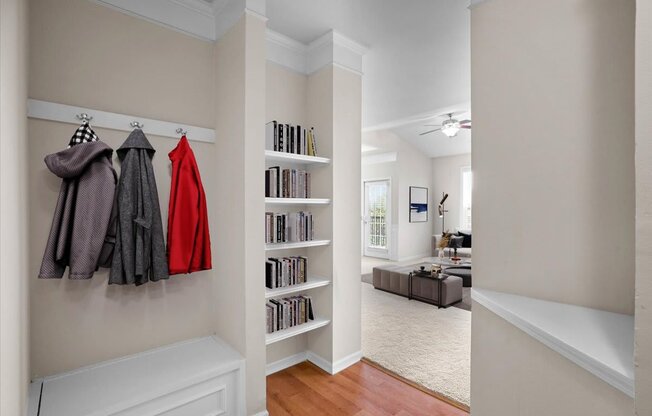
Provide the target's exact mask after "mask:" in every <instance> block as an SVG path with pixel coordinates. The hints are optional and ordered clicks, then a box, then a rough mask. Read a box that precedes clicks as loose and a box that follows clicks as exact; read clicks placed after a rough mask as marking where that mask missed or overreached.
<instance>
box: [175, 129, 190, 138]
mask: <svg viewBox="0 0 652 416" xmlns="http://www.w3.org/2000/svg"><path fill="white" fill-rule="evenodd" d="M176 132H177V134H180V135H182V136H185V135H186V134H188V130H184V129H182V128H181V127H179V128H178V129H177V130H176Z"/></svg>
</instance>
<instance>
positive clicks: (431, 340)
mask: <svg viewBox="0 0 652 416" xmlns="http://www.w3.org/2000/svg"><path fill="white" fill-rule="evenodd" d="M362 354H363V356H364V357H365V358H368V359H369V360H371V361H374V362H375V363H377V364H379V365H381V366H382V367H385V368H387V369H388V370H390V371H392V372H394V373H396V374H398V375H399V376H401V377H404V378H406V379H408V380H410V381H413V382H415V383H417V384H419V385H421V386H423V387H425V388H427V389H429V390H432V391H434V392H436V393H439V394H442V395H444V396H446V397H448V398H450V399H452V400H455V401H457V402H460V403H462V404H465V405H467V406H468V405H470V402H471V400H470V383H471V312H468V311H465V310H463V309H459V308H446V309H437V307H436V306H433V305H429V304H426V303H423V302H418V301H415V300H408V299H407V298H404V297H401V296H397V295H392V294H391V293H386V292H382V291H380V290H376V289H374V288H373V286H372V285H370V284H367V283H362Z"/></svg>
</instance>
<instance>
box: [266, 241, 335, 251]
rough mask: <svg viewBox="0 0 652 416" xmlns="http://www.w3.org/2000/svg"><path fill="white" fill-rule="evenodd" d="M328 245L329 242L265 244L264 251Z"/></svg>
mask: <svg viewBox="0 0 652 416" xmlns="http://www.w3.org/2000/svg"><path fill="white" fill-rule="evenodd" d="M330 243H331V240H312V241H298V242H295V243H269V244H265V251H271V250H289V249H293V248H304V247H319V246H327V245H329V244H330Z"/></svg>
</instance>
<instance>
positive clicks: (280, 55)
mask: <svg viewBox="0 0 652 416" xmlns="http://www.w3.org/2000/svg"><path fill="white" fill-rule="evenodd" d="M90 1H93V2H95V3H98V4H101V5H104V6H107V7H110V8H113V9H115V10H118V11H120V12H122V13H125V14H128V15H130V16H134V17H138V18H141V19H145V20H147V21H150V22H153V23H156V24H159V25H161V26H164V27H167V28H170V29H173V30H176V31H178V32H181V33H185V34H187V35H190V36H193V37H196V38H199V39H202V40H206V41H215V40H217V39H220V38H221V37H222V36H223V35H224V34H225V33H226V32H227V31H228V30H229V29H230V28H231V27H233V25H234V24H235V23H236V22H237V21H238V20H239V19H240V18H241V17H242V15H243V14H248V15H250V16H253V17H255V18H258V19H261V20H263V21H267V17H266V16H265V14H266V8H265V0H215V2H214V3H213V4H210V3H207V2H205V1H202V0H139V1H133V0H90ZM266 44H267V59H268V60H269V61H272V62H275V63H277V64H279V65H282V66H284V67H286V68H288V69H291V70H293V71H295V72H299V73H301V74H306V75H309V74H312V73H314V72H317V71H319V70H320V69H322V68H324V67H326V66H328V65H333V66H335V67H338V68H342V69H346V70H349V71H352V72H354V73H356V74H358V75H362V57H363V56H364V55H365V54H366V53H367V51H368V48H367V47H366V46H364V45H361V44H360V43H358V42H355V41H354V40H352V39H349V38H347V37H346V36H344V35H342V34H340V33H338V32H336V31H334V30H331V31H329V32H327V33H325V34H324V35H322V36H320V37H319V38H317V39H315V40H314V41H313V42H311V43H310V44H308V45H305V44H303V43H301V42H298V41H296V40H294V39H292V38H290V37H288V36H285V35H282V34H280V33H278V32H274V31H272V30H269V29H268V30H267V34H266Z"/></svg>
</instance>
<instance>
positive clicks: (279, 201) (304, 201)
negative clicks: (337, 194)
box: [265, 198, 331, 205]
mask: <svg viewBox="0 0 652 416" xmlns="http://www.w3.org/2000/svg"><path fill="white" fill-rule="evenodd" d="M265 203H266V204H269V205H328V204H330V203H331V200H330V198H265Z"/></svg>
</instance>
